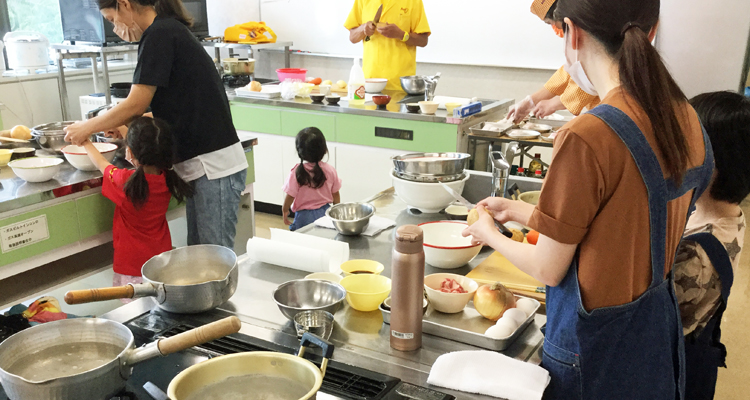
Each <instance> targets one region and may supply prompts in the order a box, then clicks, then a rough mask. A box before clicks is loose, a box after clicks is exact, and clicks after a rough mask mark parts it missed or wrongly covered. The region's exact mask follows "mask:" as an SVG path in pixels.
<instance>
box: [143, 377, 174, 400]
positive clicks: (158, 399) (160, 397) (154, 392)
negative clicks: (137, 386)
mask: <svg viewBox="0 0 750 400" xmlns="http://www.w3.org/2000/svg"><path fill="white" fill-rule="evenodd" d="M143 390H145V391H146V392H147V393H148V394H149V395H151V397H153V398H154V400H169V397H168V396H167V394H166V393H164V392H163V391H162V390H161V389H159V387H158V386H156V385H154V384H153V383H151V381H149V382H146V384H144V385H143Z"/></svg>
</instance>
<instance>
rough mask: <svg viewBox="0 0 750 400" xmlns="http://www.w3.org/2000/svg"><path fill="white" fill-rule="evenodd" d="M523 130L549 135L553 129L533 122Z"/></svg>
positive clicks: (527, 124) (524, 126) (525, 125)
mask: <svg viewBox="0 0 750 400" xmlns="http://www.w3.org/2000/svg"><path fill="white" fill-rule="evenodd" d="M522 128H523V129H527V130H530V131H537V132H539V133H547V132H549V131H551V130H552V127H551V126H550V125H547V124H535V123H533V122H528V123H526V124H524V125H523V126H522Z"/></svg>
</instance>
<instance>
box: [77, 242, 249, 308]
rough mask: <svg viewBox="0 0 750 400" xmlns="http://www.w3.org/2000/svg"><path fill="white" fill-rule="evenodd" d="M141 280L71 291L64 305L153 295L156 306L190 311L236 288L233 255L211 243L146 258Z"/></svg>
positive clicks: (209, 304) (218, 301) (215, 302)
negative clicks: (126, 283) (133, 282)
mask: <svg viewBox="0 0 750 400" xmlns="http://www.w3.org/2000/svg"><path fill="white" fill-rule="evenodd" d="M141 274H142V275H143V283H139V284H128V285H126V286H115V287H109V288H101V289H88V290H73V291H70V292H68V293H66V294H65V302H66V303H68V304H81V303H90V302H94V301H103V300H112V299H123V298H136V297H149V296H151V297H156V301H157V303H158V306H159V308H161V309H163V310H166V311H169V312H173V313H180V314H194V313H200V312H204V311H208V310H211V309H213V308H216V307H218V306H219V305H221V304H224V303H225V302H226V301H227V300H229V298H230V297H232V295H233V294H234V292H235V290H237V279H238V275H239V274H238V269H237V255H236V254H235V253H234V251H232V250H230V249H228V248H226V247H223V246H217V245H212V244H203V245H196V246H187V247H180V248H177V249H174V250H171V251H167V252H164V253H162V254H159V255H158V256H154V257H152V258H151V259H150V260H148V261H146V263H145V264H143V268H141Z"/></svg>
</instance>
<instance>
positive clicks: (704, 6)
mask: <svg viewBox="0 0 750 400" xmlns="http://www.w3.org/2000/svg"><path fill="white" fill-rule="evenodd" d="M749 36H750V1H748V0H711V1H706V0H662V2H661V21H660V26H659V33H658V38H657V46H658V48H659V50H660V52H661V54H662V57H663V58H664V60H665V61H666V62H667V64H668V65H669V68H670V70H671V71H672V74H673V75H674V77H675V79H676V80H677V83H678V84H679V85H680V86H681V87H682V89H683V90H684V91H685V94H686V95H687V96H688V97H692V96H695V95H697V94H700V93H703V92H708V91H716V90H734V91H736V90H737V89H738V88H739V87H740V84H741V80H742V72H743V71H742V67H743V63H744V61H745V52H746V50H747V42H748V37H749Z"/></svg>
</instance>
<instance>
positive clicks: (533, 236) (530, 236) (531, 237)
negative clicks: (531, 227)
mask: <svg viewBox="0 0 750 400" xmlns="http://www.w3.org/2000/svg"><path fill="white" fill-rule="evenodd" d="M526 241H527V242H529V243H531V244H536V242H537V241H539V232H537V231H529V233H527V234H526Z"/></svg>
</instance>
